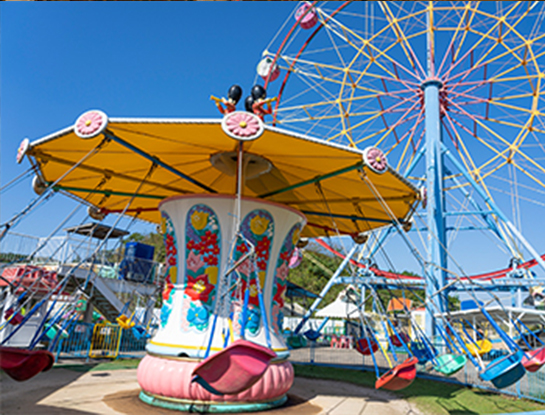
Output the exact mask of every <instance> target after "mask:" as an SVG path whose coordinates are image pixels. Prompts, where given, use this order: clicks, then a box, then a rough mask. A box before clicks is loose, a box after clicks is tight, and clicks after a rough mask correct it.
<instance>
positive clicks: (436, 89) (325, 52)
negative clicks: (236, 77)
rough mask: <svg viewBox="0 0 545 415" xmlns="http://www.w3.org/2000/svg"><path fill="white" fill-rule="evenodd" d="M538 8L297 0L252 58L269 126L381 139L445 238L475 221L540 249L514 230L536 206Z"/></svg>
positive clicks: (544, 77)
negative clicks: (257, 58)
mask: <svg viewBox="0 0 545 415" xmlns="http://www.w3.org/2000/svg"><path fill="white" fill-rule="evenodd" d="M544 16H545V5H544V4H543V3H541V2H500V1H499V2H456V1H454V2H446V1H441V2H301V3H299V4H298V6H297V7H296V8H295V10H294V13H293V15H292V16H290V17H289V20H288V21H287V22H286V24H285V25H284V26H283V27H282V29H281V30H280V31H279V33H278V34H277V35H276V36H275V38H274V39H273V40H272V41H271V43H270V44H269V45H267V47H266V49H265V51H264V52H263V56H262V60H261V62H260V64H259V66H258V73H259V74H260V75H261V76H262V77H263V80H264V83H265V86H266V87H267V91H268V94H269V96H275V97H276V102H275V103H274V109H273V113H272V117H271V119H270V123H272V124H273V125H276V126H278V127H281V128H286V129H290V130H294V131H297V132H300V133H303V134H309V135H312V136H315V137H318V138H320V139H322V140H326V141H330V142H336V143H342V144H345V145H348V146H351V147H357V148H361V149H364V148H367V147H369V146H374V147H378V148H380V149H381V150H382V151H383V152H384V153H385V154H386V155H387V157H388V161H389V164H390V165H391V166H392V167H394V168H396V169H397V170H398V171H399V172H400V173H402V174H404V175H405V176H406V177H407V178H409V179H411V180H413V181H414V182H415V183H417V184H419V185H421V186H422V192H423V195H424V196H425V195H426V194H427V197H428V199H429V200H430V201H432V202H433V203H434V206H432V209H431V210H430V208H429V207H427V208H426V207H425V206H422V207H423V209H422V208H421V209H420V210H421V215H416V217H417V218H418V217H420V218H421V221H422V224H423V226H424V227H427V228H428V232H429V233H431V232H432V230H433V232H434V238H436V239H439V241H438V244H439V245H442V246H443V247H445V246H446V245H448V243H449V242H451V241H452V240H453V239H454V238H455V235H457V234H458V230H460V229H470V228H473V229H477V228H479V227H481V228H485V227H486V228H488V229H491V230H493V233H495V234H496V236H497V239H498V240H500V241H501V243H502V245H503V246H504V248H502V249H505V252H506V253H507V255H510V256H511V257H512V258H518V259H519V260H522V259H523V257H524V256H526V257H528V256H530V257H532V256H534V257H536V256H539V255H538V253H537V251H536V250H535V249H532V248H531V247H529V244H527V243H525V242H524V238H523V237H522V234H521V233H520V232H519V230H520V229H521V227H522V224H523V222H524V220H523V218H524V215H525V212H527V211H528V210H532V211H533V212H535V211H536V209H537V211H540V212H541V214H542V213H545V212H544V211H543V208H544V207H545V123H544V120H545V110H544V103H545V102H544V94H545V86H544V82H545V30H544V27H545V26H544ZM432 130H433V131H434V133H433V134H432V133H431V131H432ZM429 134H432V135H434V138H433V139H432V140H430V138H429V137H428V136H429ZM433 147H435V149H433V150H432V148H433ZM432 152H433V154H430V153H432ZM430 158H432V159H433V158H435V160H432V164H431V165H430ZM422 160H424V161H422ZM430 166H431V170H430ZM430 171H431V173H430ZM437 186H439V187H437ZM475 186H477V187H475ZM477 188H478V189H480V190H478V189H477ZM475 189H477V190H475ZM430 190H431V192H432V193H433V192H434V193H435V194H430ZM477 199H479V200H477ZM437 204H439V206H437ZM477 205H479V206H480V208H479V209H477ZM434 209H435V210H439V211H440V213H439V216H441V218H439V219H437V217H436V218H435V219H434V218H430V215H432V213H430V212H432V211H433V210H434ZM462 211H465V212H469V211H473V212H474V213H476V214H475V215H466V214H462ZM476 211H477V212H476ZM448 215H451V216H452V217H451V218H449V219H448V221H447V219H446V217H447V216H448ZM455 215H458V216H456V217H454V216H455ZM502 219H508V221H509V222H511V225H506V223H507V222H506V221H505V220H503V221H502ZM434 221H435V222H434ZM437 221H443V222H444V223H442V224H441V223H439V224H437ZM441 226H442V227H443V228H446V227H449V228H450V229H451V230H453V232H450V233H449V235H448V236H447V234H446V229H437V227H439V228H441ZM434 227H435V228H434ZM432 228H433V229H432ZM441 234H442V235H441ZM521 237H522V239H521ZM428 239H429V238H428ZM521 241H522V242H521ZM526 242H527V241H526ZM423 245H426V244H425V243H424V244H423ZM425 249H427V250H428V255H429V256H433V253H430V252H429V251H430V250H433V247H430V246H428V247H427V248H425ZM439 249H441V248H439ZM538 249H543V247H538ZM540 253H542V252H540ZM441 255H442V254H440V253H439V254H437V255H436V256H437V258H436V260H437V261H436V265H437V266H438V267H442V266H444V265H445V264H444V262H445V261H444V260H442V259H440V258H439V257H440V256H441ZM539 259H540V258H538V261H539ZM441 261H443V262H441ZM437 262H440V264H437Z"/></svg>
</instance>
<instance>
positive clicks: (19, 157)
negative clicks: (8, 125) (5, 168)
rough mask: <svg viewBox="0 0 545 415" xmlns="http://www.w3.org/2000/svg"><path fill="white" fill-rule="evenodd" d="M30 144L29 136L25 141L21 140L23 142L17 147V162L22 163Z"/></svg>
mask: <svg viewBox="0 0 545 415" xmlns="http://www.w3.org/2000/svg"><path fill="white" fill-rule="evenodd" d="M29 146H30V141H29V139H28V138H25V139H24V140H23V141H21V144H20V145H19V148H18V149H17V163H21V161H23V157H24V156H25V154H26V152H27V150H28V147H29Z"/></svg>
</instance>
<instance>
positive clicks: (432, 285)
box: [421, 79, 448, 339]
mask: <svg viewBox="0 0 545 415" xmlns="http://www.w3.org/2000/svg"><path fill="white" fill-rule="evenodd" d="M442 86H443V84H442V83H441V82H440V81H439V80H435V79H430V80H428V81H426V82H424V83H423V84H422V87H421V88H422V90H423V91H424V111H425V112H424V114H425V128H426V144H425V148H426V186H427V192H428V205H427V225H428V258H427V261H426V265H425V267H426V270H425V272H424V275H425V278H426V298H427V299H430V301H432V302H433V304H434V305H433V309H434V310H436V311H438V312H441V313H443V312H445V311H447V304H448V303H447V293H446V292H445V291H442V292H441V294H439V295H436V296H433V294H434V293H436V292H438V291H439V290H441V289H442V288H443V287H444V286H445V285H446V280H447V274H446V271H445V270H446V269H447V252H446V245H447V238H446V225H445V195H444V187H443V164H444V163H443V152H442V149H441V146H442V143H443V140H442V130H441V112H440V111H441V110H440V102H439V91H440V89H441V88H442ZM434 322H435V319H434V318H433V315H432V314H431V313H430V312H426V319H425V333H426V336H428V338H430V339H433V338H434V335H435V327H434V324H435V323H434Z"/></svg>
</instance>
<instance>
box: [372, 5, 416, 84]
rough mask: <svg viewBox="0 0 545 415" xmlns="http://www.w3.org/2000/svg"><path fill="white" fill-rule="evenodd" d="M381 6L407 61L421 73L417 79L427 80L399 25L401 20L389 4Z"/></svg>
mask: <svg viewBox="0 0 545 415" xmlns="http://www.w3.org/2000/svg"><path fill="white" fill-rule="evenodd" d="M378 4H379V6H380V8H381V10H382V12H383V14H384V16H385V17H386V19H387V20H388V22H389V23H390V27H391V28H392V30H393V32H394V34H395V36H396V38H397V40H398V42H399V44H400V45H401V48H402V49H403V52H404V53H405V56H406V57H407V60H408V61H409V63H410V64H411V66H412V68H413V69H414V70H415V71H417V72H418V71H420V75H421V76H420V77H418V76H417V79H425V77H426V72H425V71H424V68H422V65H421V64H420V61H419V59H418V57H417V56H416V54H415V53H414V51H413V49H412V47H411V45H410V43H409V42H408V40H407V37H406V36H405V34H404V32H403V30H402V29H401V26H400V25H399V19H397V18H396V17H395V16H394V14H393V13H392V11H391V9H390V8H389V7H388V2H385V1H380V2H379V3H378ZM421 13H423V12H421Z"/></svg>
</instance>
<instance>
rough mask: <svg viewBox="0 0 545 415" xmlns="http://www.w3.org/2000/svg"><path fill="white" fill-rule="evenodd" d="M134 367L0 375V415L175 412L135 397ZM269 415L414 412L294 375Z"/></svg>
mask: <svg viewBox="0 0 545 415" xmlns="http://www.w3.org/2000/svg"><path fill="white" fill-rule="evenodd" d="M138 392H139V389H138V383H137V382H136V370H134V369H133V370H114V371H105V372H86V373H83V372H77V371H73V370H69V369H61V368H55V369H53V370H51V371H49V372H45V373H41V374H39V375H38V376H36V377H35V378H33V379H31V380H28V381H26V382H15V381H13V380H11V379H10V378H8V377H7V376H6V375H5V374H4V373H0V414H1V415H30V414H40V415H85V414H117V415H129V414H130V415H148V414H158V415H166V414H169V415H176V414H178V413H180V412H176V411H168V410H163V409H158V408H153V407H150V406H148V405H146V404H144V403H143V402H141V401H140V400H139V399H138ZM266 413H267V414H268V415H295V414H297V415H318V414H331V415H370V414H380V415H419V414H420V412H418V411H417V410H416V409H415V408H412V407H411V406H410V404H409V403H408V402H406V401H404V400H400V399H396V398H395V397H394V396H393V395H391V394H389V393H387V392H382V391H377V390H374V389H367V388H363V387H360V386H356V385H352V384H348V383H343V382H334V381H323V380H315V379H303V378H296V379H295V383H294V385H293V387H292V389H291V390H290V400H289V404H288V405H287V406H286V407H284V408H280V409H275V410H272V411H267V412H266Z"/></svg>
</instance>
